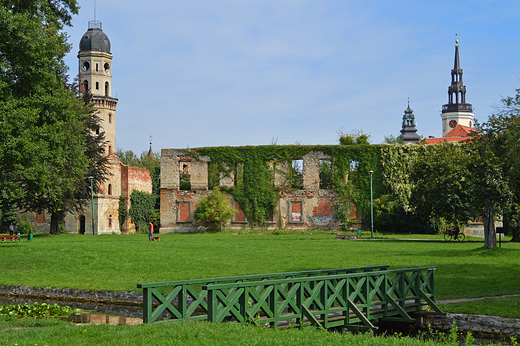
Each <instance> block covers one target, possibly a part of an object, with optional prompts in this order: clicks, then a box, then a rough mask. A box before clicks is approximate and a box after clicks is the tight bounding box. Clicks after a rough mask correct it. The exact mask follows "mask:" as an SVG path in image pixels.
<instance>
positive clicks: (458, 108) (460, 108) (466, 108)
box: [442, 103, 473, 113]
mask: <svg viewBox="0 0 520 346" xmlns="http://www.w3.org/2000/svg"><path fill="white" fill-rule="evenodd" d="M451 112H469V113H471V112H473V106H472V105H471V103H449V104H447V105H443V106H442V113H451Z"/></svg>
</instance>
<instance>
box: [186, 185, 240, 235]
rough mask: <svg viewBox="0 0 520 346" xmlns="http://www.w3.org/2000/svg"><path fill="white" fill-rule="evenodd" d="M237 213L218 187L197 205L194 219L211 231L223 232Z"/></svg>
mask: <svg viewBox="0 0 520 346" xmlns="http://www.w3.org/2000/svg"><path fill="white" fill-rule="evenodd" d="M236 212H237V211H236V210H235V209H233V208H231V207H230V206H229V202H228V200H227V199H226V197H225V196H224V195H223V194H222V192H220V189H219V188H218V187H217V188H215V189H214V190H213V191H212V192H211V194H210V195H209V196H207V197H204V198H203V199H202V201H201V202H200V203H199V204H198V205H197V209H196V210H195V213H194V215H193V217H194V218H195V220H196V221H197V222H199V223H200V224H202V225H204V226H205V227H207V228H208V229H209V230H210V231H221V230H222V229H223V228H224V226H226V224H227V222H228V221H229V220H230V219H231V217H232V216H233V215H234V214H235V213H236Z"/></svg>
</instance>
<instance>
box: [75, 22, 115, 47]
mask: <svg viewBox="0 0 520 346" xmlns="http://www.w3.org/2000/svg"><path fill="white" fill-rule="evenodd" d="M79 51H80V52H85V51H99V52H106V53H110V40H109V39H108V37H107V35H105V33H104V32H103V30H102V29H101V22H98V21H90V22H89V23H88V30H87V32H86V33H85V34H83V37H81V41H79Z"/></svg>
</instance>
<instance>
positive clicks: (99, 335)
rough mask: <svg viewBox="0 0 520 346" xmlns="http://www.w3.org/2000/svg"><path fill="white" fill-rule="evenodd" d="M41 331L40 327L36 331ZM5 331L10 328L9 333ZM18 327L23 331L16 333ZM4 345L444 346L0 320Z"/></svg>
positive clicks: (230, 329) (360, 337) (198, 327)
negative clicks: (36, 323)
mask: <svg viewBox="0 0 520 346" xmlns="http://www.w3.org/2000/svg"><path fill="white" fill-rule="evenodd" d="M36 327H37V328H36ZM6 328H9V329H7V330H6ZM16 328H18V329H16ZM0 345H19V346H21V345H31V346H32V345H48V346H51V345H74V346H76V345H89V346H90V345H124V346H130V345H136V346H141V345H158V346H160V345H269V346H270V345H291V346H292V345H390V346H392V345H401V346H414V345H432V346H433V345H440V343H436V342H431V341H429V342H422V341H420V340H418V339H413V338H409V337H402V338H393V337H371V336H369V335H368V334H357V335H351V334H339V333H330V332H322V331H316V330H314V329H311V328H305V329H303V330H299V329H288V330H274V329H270V328H261V327H252V326H247V325H237V324H231V323H222V324H214V323H208V322H187V323H154V324H142V325H134V326H130V325H119V326H110V325H97V326H96V325H83V326H75V325H72V324H66V323H65V322H61V321H57V320H48V321H46V322H45V324H42V323H40V324H38V325H35V324H34V323H33V322H32V321H31V320H6V319H2V318H0Z"/></svg>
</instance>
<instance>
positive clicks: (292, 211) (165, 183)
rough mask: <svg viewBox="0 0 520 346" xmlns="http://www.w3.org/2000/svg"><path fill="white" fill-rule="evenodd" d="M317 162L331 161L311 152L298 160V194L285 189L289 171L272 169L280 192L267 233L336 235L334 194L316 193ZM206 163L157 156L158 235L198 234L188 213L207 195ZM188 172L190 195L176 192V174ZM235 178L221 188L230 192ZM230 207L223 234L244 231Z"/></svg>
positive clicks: (182, 155)
mask: <svg viewBox="0 0 520 346" xmlns="http://www.w3.org/2000/svg"><path fill="white" fill-rule="evenodd" d="M322 159H330V157H328V156H326V155H324V154H323V153H321V152H310V153H308V154H306V155H304V156H303V157H302V160H303V167H302V169H303V185H304V186H303V189H302V190H292V189H290V188H288V187H286V188H283V186H287V185H288V179H287V172H289V167H288V165H286V164H285V165H284V164H282V165H280V164H276V162H275V161H274V160H273V162H272V163H271V164H272V165H274V166H275V168H276V169H275V176H274V183H275V186H276V187H280V188H281V192H280V199H279V202H278V205H276V206H275V208H274V210H273V215H272V218H271V219H269V220H266V222H265V224H264V225H263V226H264V227H267V228H272V229H274V228H278V227H280V226H281V227H285V228H299V229H307V228H309V229H311V228H313V229H316V228H322V229H337V228H339V222H338V221H337V220H336V218H335V216H334V213H333V205H334V203H335V193H334V191H333V190H324V189H320V188H319V183H320V169H319V164H320V160H322ZM209 161H210V158H208V157H202V158H200V160H196V159H195V158H192V157H191V156H189V154H188V153H187V152H186V151H185V150H177V149H163V150H162V153H161V228H160V232H161V233H169V232H194V231H199V230H200V229H199V228H198V227H197V226H196V225H195V224H194V222H193V213H194V211H195V210H196V208H197V204H198V203H199V202H200V201H201V200H202V199H203V198H204V197H206V196H208V195H209V194H210V193H211V191H209V190H208V163H209ZM183 171H184V172H187V171H189V174H190V176H191V189H190V190H189V191H182V190H179V186H180V180H179V177H180V174H181V173H182V172H183ZM233 180H234V176H233V175H231V176H224V175H222V174H221V176H220V185H221V186H228V187H231V186H233V185H234V181H233ZM227 198H228V200H229V203H230V206H232V207H233V208H235V209H237V210H238V211H239V212H238V213H237V214H235V216H234V218H233V219H232V221H231V222H230V223H229V224H228V226H227V228H228V229H237V230H239V229H243V228H247V227H249V223H248V222H247V220H246V218H245V215H244V213H243V211H242V210H241V209H240V206H239V204H238V203H237V202H236V201H235V200H234V199H233V197H232V196H230V195H228V196H227Z"/></svg>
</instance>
